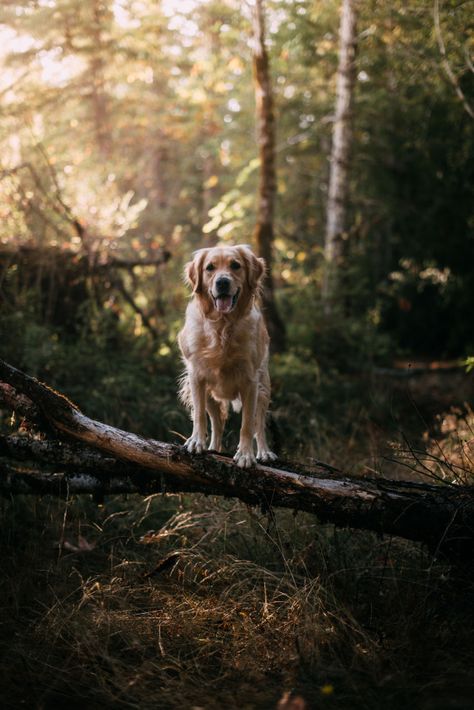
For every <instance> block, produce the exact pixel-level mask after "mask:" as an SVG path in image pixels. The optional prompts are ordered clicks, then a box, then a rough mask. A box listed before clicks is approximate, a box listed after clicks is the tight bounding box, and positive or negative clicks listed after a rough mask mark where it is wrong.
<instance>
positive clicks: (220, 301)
mask: <svg viewBox="0 0 474 710" xmlns="http://www.w3.org/2000/svg"><path fill="white" fill-rule="evenodd" d="M230 287H231V282H230V280H229V279H227V278H225V277H223V278H219V279H217V281H216V283H215V289H216V293H215V294H214V293H213V294H212V298H213V299H214V305H215V307H216V309H217V310H218V311H219V313H230V312H231V311H232V310H233V309H234V308H235V304H236V303H237V299H238V297H239V293H240V288H238V289H237V291H236V292H235V293H234V294H231V293H229V291H230Z"/></svg>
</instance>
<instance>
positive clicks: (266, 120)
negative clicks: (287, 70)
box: [253, 0, 286, 351]
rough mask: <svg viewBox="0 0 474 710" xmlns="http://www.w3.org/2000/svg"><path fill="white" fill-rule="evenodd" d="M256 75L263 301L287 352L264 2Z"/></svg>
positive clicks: (258, 6) (276, 342)
mask: <svg viewBox="0 0 474 710" xmlns="http://www.w3.org/2000/svg"><path fill="white" fill-rule="evenodd" d="M253 75H254V84H255V103H256V114H257V144H258V152H259V158H260V174H259V188H258V203H257V224H256V227H255V233H254V239H255V243H256V246H257V253H258V255H259V256H260V257H263V258H264V259H265V262H266V265H267V273H266V277H265V281H264V284H263V293H262V300H263V306H264V314H265V319H266V322H267V327H268V332H269V334H270V338H271V343H272V348H273V349H274V350H275V351H281V350H284V348H285V343H286V331H285V324H284V322H283V320H282V319H281V317H280V314H279V313H278V309H277V306H276V301H275V290H274V284H273V268H272V267H273V237H274V230H273V220H274V212H275V195H276V171H275V115H274V111H273V91H272V82H271V77H270V67H269V60H268V53H267V48H266V46H265V17H264V7H263V0H255V7H254V12H253Z"/></svg>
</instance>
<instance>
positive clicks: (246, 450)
mask: <svg viewBox="0 0 474 710" xmlns="http://www.w3.org/2000/svg"><path fill="white" fill-rule="evenodd" d="M240 396H241V399H242V426H241V428H240V440H239V448H238V449H237V451H236V454H235V456H234V461H235V463H236V464H237V466H240V468H248V467H249V466H253V465H254V464H255V463H256V461H255V455H254V452H253V436H254V434H255V409H256V405H257V383H256V382H252V381H249V382H248V383H247V384H246V386H245V387H242V389H241V392H240Z"/></svg>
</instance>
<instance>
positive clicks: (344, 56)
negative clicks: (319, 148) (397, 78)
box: [322, 0, 356, 315]
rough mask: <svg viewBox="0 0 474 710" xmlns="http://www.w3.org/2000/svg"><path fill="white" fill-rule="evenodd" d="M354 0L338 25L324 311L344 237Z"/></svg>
mask: <svg viewBox="0 0 474 710" xmlns="http://www.w3.org/2000/svg"><path fill="white" fill-rule="evenodd" d="M355 3H356V0H342V7H341V23H340V29H339V66H338V70H337V85H336V110H335V116H334V126H333V133H332V150H331V159H330V166H329V191H328V203H327V221H326V235H325V244H324V257H325V269H324V278H323V288H322V298H323V306H324V311H325V313H326V315H330V314H331V312H332V310H333V308H334V302H335V299H336V297H337V292H338V286H339V282H340V278H339V270H340V266H341V260H342V255H343V238H344V234H345V230H346V228H347V224H346V223H347V199H348V193H349V161H350V153H351V143H352V105H353V97H354V86H355V56H356V13H355V7H354V6H355Z"/></svg>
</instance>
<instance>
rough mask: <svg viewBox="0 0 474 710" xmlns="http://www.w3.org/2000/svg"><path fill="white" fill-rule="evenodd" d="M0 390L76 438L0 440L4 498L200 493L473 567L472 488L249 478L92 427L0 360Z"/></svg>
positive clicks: (312, 475) (292, 474) (339, 476)
mask: <svg viewBox="0 0 474 710" xmlns="http://www.w3.org/2000/svg"><path fill="white" fill-rule="evenodd" d="M0 381H3V382H4V383H6V384H8V385H10V387H13V388H15V390H16V393H17V395H16V396H17V397H21V398H25V397H27V398H29V399H30V400H31V401H32V402H33V403H34V405H36V407H37V408H39V410H41V414H42V416H43V417H44V418H45V419H46V420H47V421H48V422H49V424H50V426H51V427H52V428H53V429H54V430H55V432H56V436H57V437H58V436H64V435H66V436H67V437H68V439H69V441H66V442H65V441H62V440H61V439H58V438H56V439H54V440H51V439H40V440H38V439H34V438H31V437H28V436H10V437H7V436H3V437H0V492H1V493H3V494H4V495H12V494H17V493H34V494H55V495H71V494H76V493H89V494H96V495H97V494H99V495H100V494H102V495H103V494H115V493H139V494H142V495H149V494H152V493H165V492H168V493H173V492H176V493H178V492H179V493H182V492H201V493H206V494H210V495H218V496H226V497H235V498H238V499H240V500H242V501H244V502H245V503H248V504H251V505H259V506H260V507H262V508H263V509H269V508H271V507H283V508H290V509H293V510H295V511H297V510H301V511H306V512H309V513H313V514H315V515H317V516H318V518H319V520H320V521H321V522H323V523H332V524H334V525H337V526H341V527H351V528H359V529H364V530H371V531H374V532H377V533H380V534H390V535H398V536H400V537H404V538H407V539H409V540H414V541H419V542H423V543H426V544H428V545H429V546H430V547H431V548H432V549H433V550H443V551H445V552H448V553H450V554H455V553H456V554H458V555H464V556H465V557H467V558H472V542H473V537H474V490H473V488H472V487H459V486H449V485H431V484H421V483H410V482H406V481H388V480H384V479H356V478H350V477H349V476H347V475H344V474H343V473H342V472H340V471H338V470H336V469H334V468H333V467H331V466H329V465H327V464H324V463H322V462H313V463H312V464H311V465H301V464H294V463H289V462H277V464H274V465H273V466H271V467H270V466H264V465H258V466H255V467H254V468H252V469H251V470H242V469H240V468H238V467H237V466H235V465H234V464H233V462H232V459H231V458H229V457H226V456H223V455H221V454H214V453H207V454H205V455H201V456H196V455H194V456H193V455H190V454H188V453H187V452H186V451H184V449H183V448H182V447H180V446H176V445H173V444H166V443H163V442H160V441H154V440H150V439H145V438H143V437H141V436H138V435H136V434H132V433H131V432H126V431H122V430H120V429H116V428H115V427H112V426H108V425H107V424H104V423H102V422H98V421H95V420H93V419H90V418H88V417H87V416H86V415H84V414H83V413H82V412H81V411H80V410H79V409H78V408H77V407H76V406H75V405H74V404H73V403H72V402H70V401H69V400H68V399H67V398H65V397H64V396H63V395H61V394H59V393H57V392H55V391H54V390H52V389H51V388H49V387H47V386H46V385H44V384H42V383H40V382H38V380H36V379H34V378H32V377H29V376H28V375H26V374H24V373H22V372H20V371H19V370H16V369H15V368H13V367H11V366H10V365H8V364H7V363H5V362H4V361H1V360H0ZM1 391H2V389H1V388H0V393H1ZM10 395H11V393H10ZM11 402H12V399H11V396H10V403H11ZM51 469H53V470H51Z"/></svg>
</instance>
